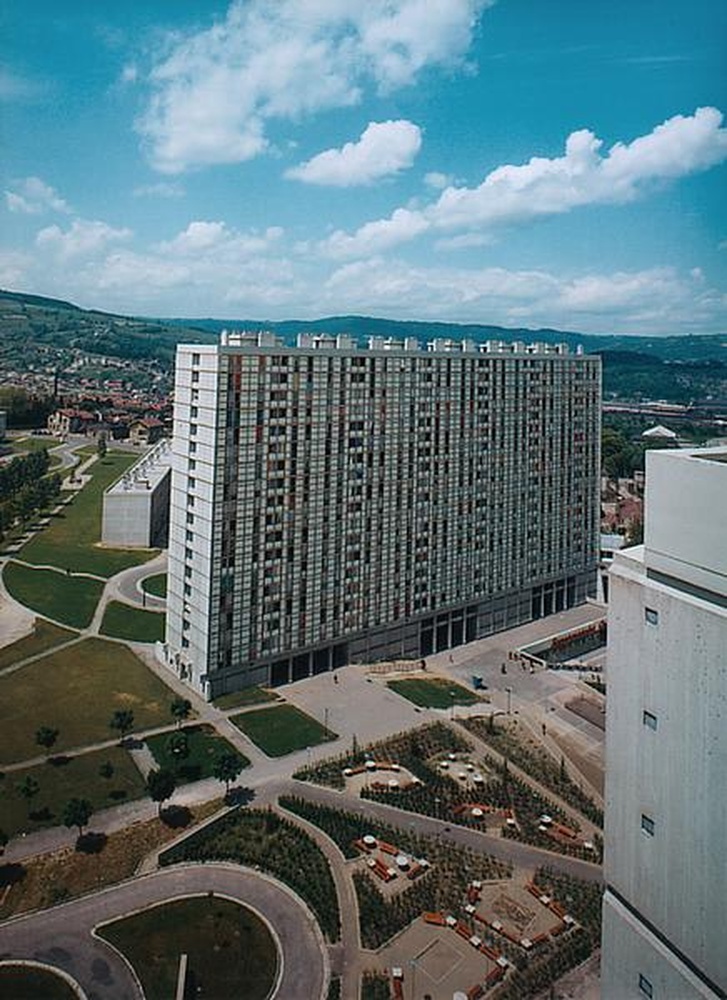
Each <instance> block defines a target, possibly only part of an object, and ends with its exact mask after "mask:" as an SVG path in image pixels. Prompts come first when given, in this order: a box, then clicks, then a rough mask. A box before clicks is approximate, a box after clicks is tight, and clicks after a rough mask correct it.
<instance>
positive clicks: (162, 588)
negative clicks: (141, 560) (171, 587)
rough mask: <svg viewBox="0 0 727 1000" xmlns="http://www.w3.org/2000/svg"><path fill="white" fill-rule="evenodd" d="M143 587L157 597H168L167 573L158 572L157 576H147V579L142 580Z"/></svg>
mask: <svg viewBox="0 0 727 1000" xmlns="http://www.w3.org/2000/svg"><path fill="white" fill-rule="evenodd" d="M141 589H142V590H144V591H146V593H147V594H153V595H154V596H155V597H166V596H167V574H166V573H157V574H156V576H147V577H146V579H144V580H142V581H141Z"/></svg>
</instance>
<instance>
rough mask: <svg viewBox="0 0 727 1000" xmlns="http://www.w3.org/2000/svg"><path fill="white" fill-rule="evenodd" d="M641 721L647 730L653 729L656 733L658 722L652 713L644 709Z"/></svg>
mask: <svg viewBox="0 0 727 1000" xmlns="http://www.w3.org/2000/svg"><path fill="white" fill-rule="evenodd" d="M641 721H642V722H643V723H644V725H645V726H647V727H648V728H649V729H653V730H654V732H656V727H657V726H658V724H659V722H658V719H657V718H656V716H655V715H654V713H653V712H647V710H646V709H644V711H643V714H642V717H641Z"/></svg>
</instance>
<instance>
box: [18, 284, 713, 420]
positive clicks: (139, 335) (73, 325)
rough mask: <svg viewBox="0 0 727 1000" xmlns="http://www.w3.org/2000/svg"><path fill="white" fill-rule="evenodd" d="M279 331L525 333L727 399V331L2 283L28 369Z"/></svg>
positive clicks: (682, 389)
mask: <svg viewBox="0 0 727 1000" xmlns="http://www.w3.org/2000/svg"><path fill="white" fill-rule="evenodd" d="M223 329H228V330H243V329H247V330H271V331H273V332H275V333H277V334H279V335H280V336H281V337H283V339H284V340H285V342H286V343H287V344H293V343H295V339H296V337H297V335H298V334H299V333H301V332H303V331H305V332H318V333H348V334H350V335H351V336H353V337H356V338H357V339H358V340H360V341H364V340H365V338H366V337H368V336H382V337H405V336H406V337H416V338H417V339H418V340H419V341H421V342H422V343H425V342H426V341H429V340H432V339H433V338H435V337H444V338H452V339H463V338H470V339H473V340H475V341H478V342H481V341H484V340H506V341H513V340H524V341H526V342H527V343H531V342H533V341H543V342H546V343H558V342H564V343H567V344H568V345H569V346H570V347H575V346H577V345H579V344H580V345H582V346H583V349H584V350H585V351H586V352H588V353H597V354H601V356H602V357H603V361H604V395H605V396H606V397H613V398H620V399H664V400H668V401H670V402H683V403H689V402H692V401H694V400H695V399H696V400H700V401H704V400H707V399H714V400H721V401H725V400H727V335H704V336H679V337H653V336H651V337H637V336H623V335H598V336H596V335H593V334H584V333H578V332H576V331H563V330H553V329H549V328H546V329H527V328H505V327H501V326H493V325H486V324H471V323H470V324H464V323H443V322H422V321H415V320H390V319H383V318H379V317H372V316H330V317H324V318H321V319H316V320H285V321H274V322H271V321H267V320H250V319H240V320H218V319H212V318H209V319H180V318H172V319H170V318H148V317H130V316H120V315H115V314H113V313H105V312H101V311H99V310H87V309H80V308H79V307H78V306H75V305H73V304H72V303H70V302H66V301H63V300H61V299H51V298H44V297H43V296H40V295H26V294H24V293H22V292H12V291H3V290H0V362H2V363H3V364H5V365H7V366H8V367H11V368H16V370H21V369H18V368H17V366H18V365H22V364H23V358H26V359H27V358H28V357H29V355H32V354H33V350H34V349H36V350H40V351H42V350H43V349H51V350H54V351H56V352H63V351H64V350H68V349H70V348H76V349H80V350H82V351H84V352H88V353H89V354H99V355H115V356H117V357H122V358H148V359H158V360H159V361H160V362H161V363H163V364H166V365H169V364H171V362H172V361H173V357H174V350H175V346H176V344H178V343H180V342H188V343H189V342H197V343H214V342H216V340H217V338H218V335H219V333H220V331H221V330H223Z"/></svg>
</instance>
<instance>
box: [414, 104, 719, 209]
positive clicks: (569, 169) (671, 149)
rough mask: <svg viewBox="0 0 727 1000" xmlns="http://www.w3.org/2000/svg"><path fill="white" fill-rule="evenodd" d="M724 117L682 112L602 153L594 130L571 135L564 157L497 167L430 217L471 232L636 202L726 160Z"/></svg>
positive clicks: (448, 196)
mask: <svg viewBox="0 0 727 1000" xmlns="http://www.w3.org/2000/svg"><path fill="white" fill-rule="evenodd" d="M722 117H723V116H722V113H721V112H720V111H718V110H717V109H716V108H698V109H697V110H696V111H695V113H694V115H692V116H691V117H684V116H682V115H677V116H675V117H674V118H670V119H669V120H668V121H666V122H664V123H663V124H662V125H658V126H657V127H656V128H655V129H654V130H653V131H652V132H650V133H649V134H648V135H644V136H640V137H639V138H637V139H634V141H633V142H631V143H630V144H624V143H621V142H619V143H616V145H614V146H613V147H612V148H611V149H610V150H609V151H608V153H606V155H605V156H604V155H602V154H601V146H602V141H601V140H600V139H598V138H597V137H596V136H595V135H594V134H593V132H590V131H588V130H587V129H582V130H581V131H578V132H572V133H571V135H570V136H568V139H567V141H566V145H565V154H564V155H563V156H561V157H556V158H554V159H546V158H544V157H533V158H532V159H531V160H529V161H528V163H526V164H523V165H520V166H513V165H510V164H508V165H506V166H502V167H498V168H497V169H496V170H493V171H492V172H491V173H490V174H488V176H487V177H486V178H485V179H484V181H483V182H482V184H480V185H479V187H477V188H455V187H449V188H447V189H446V190H445V191H443V192H442V194H441V196H440V198H439V201H438V202H437V203H436V204H435V205H433V206H431V208H430V209H429V210H428V216H429V218H430V219H431V221H432V222H433V223H434V224H435V225H437V226H441V227H443V228H450V227H458V228H459V227H466V228H474V227H476V226H487V225H491V224H501V223H509V222H518V221H520V220H522V219H529V218H533V217H536V216H544V215H555V214H558V213H562V212H568V211H570V210H571V209H572V208H575V207H577V206H580V205H589V204H591V205H592V204H618V203H622V202H627V201H631V200H633V199H635V198H637V197H638V196H639V195H641V194H643V193H644V191H645V189H648V188H649V186H650V185H652V184H654V183H655V182H659V181H665V180H673V179H675V178H677V177H684V176H686V175H688V174H691V173H695V172H697V171H701V170H707V169H708V168H709V167H712V166H714V165H715V164H717V163H719V162H721V161H722V160H724V159H727V129H724V128H722V127H721V124H722Z"/></svg>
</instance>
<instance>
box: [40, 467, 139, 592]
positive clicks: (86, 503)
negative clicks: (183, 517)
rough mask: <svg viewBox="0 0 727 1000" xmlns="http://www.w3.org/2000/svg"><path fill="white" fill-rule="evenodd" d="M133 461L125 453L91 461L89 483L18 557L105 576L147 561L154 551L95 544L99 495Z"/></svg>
mask: <svg viewBox="0 0 727 1000" xmlns="http://www.w3.org/2000/svg"><path fill="white" fill-rule="evenodd" d="M137 458H138V456H137V455H129V454H126V453H125V452H108V453H107V455H106V457H105V458H103V459H100V460H99V461H98V462H95V463H94V464H93V465H92V466H91V467H90V469H89V473H90V474H91V476H92V479H91V481H90V482H89V483H88V484H87V485H86V486H84V488H83V489H82V490H81V491H80V492H79V493H77V494H76V496H75V497H74V499H73V503H71V504H69V505H68V506H67V507H65V508H64V510H63V511H62V512H61V513H60V514H58V515H56V516H55V517H54V518H53V520H52V521H51V524H50V525H49V526H48V527H47V528H46V529H45V530H44V531H42V532H41V533H40V534H38V535H36V536H35V537H34V538H32V539H31V540H30V541H29V542H28V544H27V545H25V546H24V548H23V550H22V558H23V559H24V560H25V561H26V562H31V563H35V564H36V565H42V564H46V565H49V566H58V567H60V568H61V569H71V570H75V571H78V572H84V573H95V574H96V575H97V576H105V577H108V576H113V574H114V573H118V572H119V571H120V570H122V569H126V568H127V567H129V566H137V565H138V564H139V563H143V562H146V561H147V560H148V559H150V558H151V557H152V555H154V554H155V551H156V550H151V549H141V550H140V549H104V548H100V547H99V546H98V545H97V543H98V541H99V539H100V538H101V512H102V503H103V492H104V490H105V489H106V487H107V486H110V485H111V483H113V482H114V481H115V480H116V479H118V478H119V476H120V475H121V474H122V473H123V472H125V471H126V469H128V468H129V466H130V465H132V464H133V463H134V462H135V461H136V459H137Z"/></svg>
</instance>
